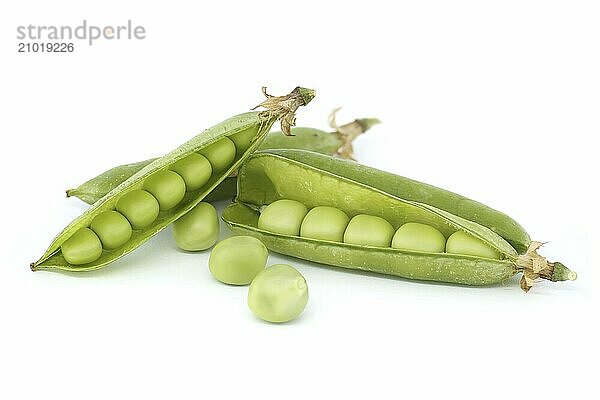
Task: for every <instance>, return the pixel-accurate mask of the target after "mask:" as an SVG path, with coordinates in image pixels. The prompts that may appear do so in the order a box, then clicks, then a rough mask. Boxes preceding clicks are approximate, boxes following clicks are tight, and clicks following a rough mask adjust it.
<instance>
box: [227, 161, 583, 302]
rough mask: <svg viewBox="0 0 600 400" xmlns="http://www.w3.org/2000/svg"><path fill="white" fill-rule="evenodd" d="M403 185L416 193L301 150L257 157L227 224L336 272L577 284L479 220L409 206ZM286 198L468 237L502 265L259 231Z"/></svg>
mask: <svg viewBox="0 0 600 400" xmlns="http://www.w3.org/2000/svg"><path fill="white" fill-rule="evenodd" d="M406 182H408V184H409V185H410V187H409V189H410V190H411V191H413V192H414V191H416V190H417V189H419V187H416V186H417V185H419V183H417V182H415V181H411V180H406V178H401V177H397V176H394V175H392V174H389V173H385V172H382V171H379V170H376V169H374V168H369V167H366V166H363V165H360V164H356V163H349V162H347V161H345V160H340V159H334V158H332V157H327V156H323V155H320V154H316V153H312V152H307V151H301V150H266V151H261V152H257V153H255V154H254V155H253V156H251V157H250V158H249V159H248V160H247V161H246V162H245V163H244V165H243V167H242V168H241V169H240V171H239V174H238V194H237V197H236V201H235V203H233V204H231V205H230V206H228V207H227V208H226V209H225V210H224V211H223V215H222V218H223V220H224V221H225V222H226V223H227V224H228V225H229V226H230V227H231V229H232V230H233V231H234V232H235V233H237V234H245V235H251V236H255V237H257V238H259V239H260V240H262V241H263V243H265V245H266V246H267V247H268V248H269V249H271V250H273V251H276V252H279V253H282V254H287V255H291V256H294V257H298V258H302V259H306V260H309V261H314V262H318V263H322V264H327V265H333V266H337V267H344V268H349V269H359V270H364V271H371V272H378V273H384V274H388V275H394V276H400V277H403V278H409V279H419V280H429V281H439V282H449V283H456V284H465V285H478V286H480V285H493V284H498V283H501V282H502V281H504V280H506V279H508V278H510V277H511V276H513V275H515V274H516V273H518V272H523V273H524V275H525V276H527V277H528V279H529V278H532V277H533V279H535V278H537V277H542V278H545V279H549V280H554V281H556V280H565V279H574V277H575V275H574V273H572V272H571V271H569V270H568V269H567V268H566V267H564V266H563V265H562V264H560V263H548V262H547V261H546V260H545V259H543V257H541V256H539V255H538V254H537V253H536V250H537V248H538V247H539V246H537V247H535V246H530V247H529V249H528V251H527V252H525V254H519V253H518V252H517V251H516V250H515V249H514V248H513V247H512V246H511V245H510V243H508V242H507V241H506V240H505V239H504V238H503V237H501V236H500V235H498V234H497V233H496V232H494V231H493V230H491V229H489V228H488V227H486V226H484V225H482V224H480V223H479V219H478V218H476V217H478V216H479V215H481V214H480V213H479V214H474V215H471V218H470V219H467V218H465V216H464V215H463V216H460V215H456V214H454V213H452V212H450V211H448V210H444V209H441V208H439V207H437V206H435V205H433V204H430V203H426V202H419V201H415V200H414V199H411V198H407V197H406V196H404V195H403V193H404V191H403V190H402V189H403V185H404V184H406ZM421 185H422V186H421V187H420V189H421V190H423V191H425V192H427V191H428V190H431V189H430V188H431V186H429V185H424V184H421ZM436 189H437V188H436ZM438 190H441V189H438ZM437 193H440V192H437ZM445 195H446V196H447V197H448V198H447V199H446V201H445V202H444V203H451V202H452V201H453V199H456V196H458V195H456V194H453V193H450V192H446V194H445ZM423 196H425V195H423ZM281 198H286V199H292V200H297V201H300V202H301V203H303V204H305V205H306V206H307V207H309V208H311V207H315V206H318V205H326V206H332V207H336V208H338V209H340V210H342V211H344V212H346V214H348V216H349V217H352V216H354V215H357V214H370V215H375V216H379V217H382V218H384V219H386V220H387V221H388V222H390V223H392V225H393V226H394V228H398V226H400V225H402V224H403V223H405V222H420V223H425V224H427V225H430V226H433V227H435V228H436V229H438V230H439V231H440V232H442V233H443V234H444V235H445V236H446V237H448V235H449V234H450V233H452V232H453V231H456V230H463V231H465V232H467V233H469V234H471V235H473V236H475V237H477V238H479V239H480V240H482V241H483V242H484V243H486V244H487V245H489V246H490V247H491V248H493V249H494V250H496V251H498V252H499V253H500V254H501V255H502V259H499V260H495V259H488V258H482V257H474V256H465V255H456V254H447V253H423V252H411V251H405V250H398V249H392V248H378V247H371V246H358V245H352V244H346V243H338V242H328V241H322V240H314V239H309V238H304V237H300V236H287V235H280V234H275V233H272V232H267V231H264V230H261V229H259V228H258V217H259V211H260V209H261V207H263V206H264V205H266V204H270V203H271V202H273V201H276V200H278V199H281ZM460 198H462V196H460ZM481 206H483V205H481ZM502 215H503V214H502ZM534 243H537V242H534ZM524 279H525V278H524ZM529 283H531V282H528V284H527V285H524V284H523V282H522V287H523V288H524V289H525V290H528V289H529V287H531V285H530V284H529Z"/></svg>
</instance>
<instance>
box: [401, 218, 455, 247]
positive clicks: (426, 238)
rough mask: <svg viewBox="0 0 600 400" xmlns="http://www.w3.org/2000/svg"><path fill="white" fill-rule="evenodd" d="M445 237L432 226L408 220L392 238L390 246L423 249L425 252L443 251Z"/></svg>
mask: <svg viewBox="0 0 600 400" xmlns="http://www.w3.org/2000/svg"><path fill="white" fill-rule="evenodd" d="M445 247H446V238H445V237H444V235H442V233H441V232H440V231H438V230H437V229H435V228H434V227H432V226H429V225H425V224H419V223H417V222H408V223H406V224H404V225H402V226H401V227H400V228H398V230H397V231H396V233H395V234H394V237H393V238H392V248H394V249H403V250H412V251H423V252H427V253H443V252H444V248H445Z"/></svg>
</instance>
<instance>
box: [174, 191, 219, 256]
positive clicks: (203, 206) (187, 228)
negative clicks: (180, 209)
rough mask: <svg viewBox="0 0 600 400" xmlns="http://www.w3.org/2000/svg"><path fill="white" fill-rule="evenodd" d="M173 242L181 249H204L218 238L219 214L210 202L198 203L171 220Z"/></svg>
mask: <svg viewBox="0 0 600 400" xmlns="http://www.w3.org/2000/svg"><path fill="white" fill-rule="evenodd" d="M173 236H174V237H175V243H177V246H179V248H180V249H182V250H187V251H199V250H206V249H208V248H209V247H211V246H212V245H213V244H215V243H216V242H217V240H218V239H219V216H218V215H217V210H216V209H215V208H214V207H213V205H212V204H210V203H199V204H198V205H197V206H196V207H194V208H192V209H191V210H190V211H189V212H188V213H187V214H185V215H184V216H182V217H180V218H179V219H178V220H177V221H175V222H173Z"/></svg>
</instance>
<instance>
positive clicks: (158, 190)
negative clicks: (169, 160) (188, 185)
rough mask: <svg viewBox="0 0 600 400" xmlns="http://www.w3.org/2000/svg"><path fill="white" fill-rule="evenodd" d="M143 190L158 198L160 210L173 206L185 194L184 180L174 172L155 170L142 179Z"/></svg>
mask: <svg viewBox="0 0 600 400" xmlns="http://www.w3.org/2000/svg"><path fill="white" fill-rule="evenodd" d="M144 190H146V191H147V192H149V193H150V194H151V195H152V196H154V197H155V198H156V200H158V205H159V208H160V210H161V211H166V210H170V209H171V208H173V207H175V206H176V205H177V204H179V202H180V201H181V200H183V196H185V181H184V180H183V178H182V177H181V175H179V174H178V173H176V172H173V171H169V170H164V171H157V172H155V173H154V174H152V175H150V176H149V177H148V178H146V180H145V181H144Z"/></svg>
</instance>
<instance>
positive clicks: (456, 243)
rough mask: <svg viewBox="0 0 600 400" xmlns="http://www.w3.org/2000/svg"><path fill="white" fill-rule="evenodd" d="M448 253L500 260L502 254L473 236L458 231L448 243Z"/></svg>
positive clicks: (451, 236)
mask: <svg viewBox="0 0 600 400" xmlns="http://www.w3.org/2000/svg"><path fill="white" fill-rule="evenodd" d="M446 253H452V254H463V255H467V256H476V257H485V258H494V259H500V258H501V257H500V253H498V252H497V251H496V250H495V249H493V248H491V247H490V246H488V245H487V244H485V243H484V242H482V241H481V240H479V239H478V238H476V237H475V236H473V235H469V234H468V233H466V232H463V231H456V232H454V233H453V234H452V235H450V237H449V238H448V240H447V241H446Z"/></svg>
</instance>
